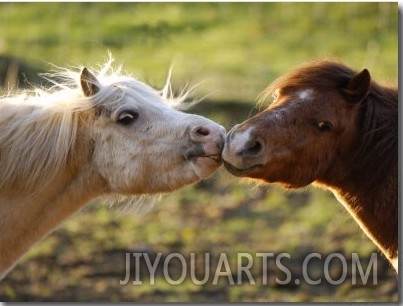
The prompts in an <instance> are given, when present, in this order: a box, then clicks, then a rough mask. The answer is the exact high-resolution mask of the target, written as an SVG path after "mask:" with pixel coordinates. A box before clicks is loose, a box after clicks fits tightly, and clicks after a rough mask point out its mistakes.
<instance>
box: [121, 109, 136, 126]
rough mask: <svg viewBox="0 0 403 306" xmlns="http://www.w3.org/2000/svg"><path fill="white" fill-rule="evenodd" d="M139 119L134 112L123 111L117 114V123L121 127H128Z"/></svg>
mask: <svg viewBox="0 0 403 306" xmlns="http://www.w3.org/2000/svg"><path fill="white" fill-rule="evenodd" d="M138 117H139V113H137V112H135V111H123V112H121V113H120V114H119V116H118V120H117V123H119V124H121V125H130V124H132V123H133V122H134V121H136V119H137V118H138Z"/></svg>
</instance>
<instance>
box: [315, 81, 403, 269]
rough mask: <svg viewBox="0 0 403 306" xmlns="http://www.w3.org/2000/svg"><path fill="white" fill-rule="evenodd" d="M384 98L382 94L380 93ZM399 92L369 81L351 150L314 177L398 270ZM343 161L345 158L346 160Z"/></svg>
mask: <svg viewBox="0 0 403 306" xmlns="http://www.w3.org/2000/svg"><path fill="white" fill-rule="evenodd" d="M381 96H382V97H383V98H382V99H381V98H380V97H381ZM397 97H398V95H397V90H391V89H388V88H384V87H381V86H379V85H377V84H376V83H374V84H373V86H372V88H371V92H370V94H369V96H368V97H367V99H366V100H364V101H363V102H362V105H361V110H362V116H361V118H360V129H359V132H358V135H357V141H356V142H355V144H354V145H355V150H352V152H349V155H350V157H349V158H347V157H344V158H346V159H345V160H343V162H341V161H339V162H336V163H335V165H334V166H333V167H332V169H329V171H328V172H327V173H326V175H325V176H324V177H323V178H320V179H319V180H318V181H317V182H318V183H319V184H320V185H322V186H325V187H328V188H329V189H330V190H331V191H332V192H333V193H334V194H335V195H336V197H337V198H338V199H339V200H340V202H342V203H343V205H344V206H345V207H346V208H347V210H348V211H349V212H350V213H351V215H352V216H353V217H354V218H355V220H356V221H357V222H358V224H359V225H360V227H361V228H362V229H363V230H364V232H365V233H366V234H367V235H368V236H369V237H370V238H371V239H372V240H373V241H374V242H375V244H376V245H377V246H378V247H379V248H380V249H381V250H382V252H383V253H384V254H385V255H386V256H387V257H388V259H389V260H390V261H391V262H392V263H394V265H395V269H396V271H397V255H398V190H397V183H398V172H397V171H398V103H397V101H398V98H397ZM346 160H347V162H346Z"/></svg>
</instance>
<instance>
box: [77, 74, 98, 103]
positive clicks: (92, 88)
mask: <svg viewBox="0 0 403 306" xmlns="http://www.w3.org/2000/svg"><path fill="white" fill-rule="evenodd" d="M80 84H81V90H82V91H83V93H84V96H86V97H90V96H93V95H95V94H96V93H97V92H98V91H99V89H100V87H101V84H100V83H99V81H98V80H97V78H96V77H95V76H94V75H93V74H92V73H91V72H90V71H89V70H88V69H87V67H84V68H83V69H82V70H81V74H80Z"/></svg>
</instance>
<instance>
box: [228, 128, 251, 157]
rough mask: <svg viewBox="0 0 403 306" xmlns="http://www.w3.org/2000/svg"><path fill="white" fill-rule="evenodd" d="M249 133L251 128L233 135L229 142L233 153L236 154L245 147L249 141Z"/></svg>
mask: <svg viewBox="0 0 403 306" xmlns="http://www.w3.org/2000/svg"><path fill="white" fill-rule="evenodd" d="M251 131H252V128H248V129H246V130H245V131H242V132H240V133H236V134H235V135H234V137H233V138H232V140H231V147H232V148H234V152H238V151H239V150H241V149H242V148H244V147H245V145H246V144H247V143H248V141H249V139H250V133H251Z"/></svg>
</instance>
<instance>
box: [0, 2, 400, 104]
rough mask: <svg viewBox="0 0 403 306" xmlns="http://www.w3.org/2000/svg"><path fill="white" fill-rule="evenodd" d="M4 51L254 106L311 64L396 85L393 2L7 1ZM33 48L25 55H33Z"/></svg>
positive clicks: (0, 49)
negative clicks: (273, 84)
mask: <svg viewBox="0 0 403 306" xmlns="http://www.w3.org/2000/svg"><path fill="white" fill-rule="evenodd" d="M0 33H1V36H0V54H1V53H2V54H11V55H15V56H18V57H22V58H25V59H27V60H30V61H34V62H39V64H41V65H44V62H50V63H54V64H56V65H61V66H65V65H74V66H75V65H81V64H86V65H90V66H91V65H95V64H98V63H99V62H101V61H103V60H104V59H105V58H106V55H107V50H110V51H111V52H112V53H113V54H114V56H115V57H116V59H117V62H118V63H122V64H124V67H125V68H126V69H127V70H129V71H132V72H138V73H139V74H140V75H142V76H144V77H145V78H146V79H148V80H149V81H150V82H151V83H154V84H156V85H160V86H161V85H162V84H163V81H164V78H165V75H166V72H167V70H168V68H169V66H170V65H171V64H173V65H174V73H175V80H176V81H177V83H179V84H183V83H185V82H192V83H199V82H201V81H205V84H204V86H202V87H201V89H200V91H201V93H203V94H205V93H209V94H210V93H212V95H211V98H213V99H215V100H217V99H224V100H234V99H235V100H245V101H250V102H253V101H254V100H255V98H256V96H257V95H258V93H259V92H261V91H262V90H263V89H264V87H265V86H266V85H267V84H268V83H269V82H270V81H272V80H273V79H274V78H275V77H277V76H278V75H280V74H282V73H284V72H285V71H286V70H288V69H291V68H292V67H294V66H296V65H299V64H301V63H303V62H305V61H307V60H312V59H318V58H322V59H323V58H326V59H328V58H330V59H337V60H341V61H343V62H345V63H346V64H348V65H350V66H352V67H355V68H356V69H361V68H363V67H367V68H368V69H369V70H370V71H371V72H372V73H373V75H374V77H375V78H376V79H379V80H386V81H390V82H396V79H397V64H396V63H397V5H396V4H389V3H382V4H379V3H371V4H368V3H7V4H1V5H0ZM28 50H29V52H27V51H28Z"/></svg>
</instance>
